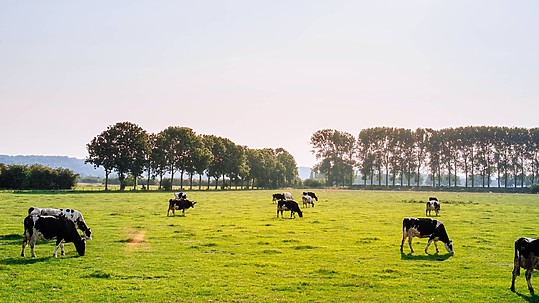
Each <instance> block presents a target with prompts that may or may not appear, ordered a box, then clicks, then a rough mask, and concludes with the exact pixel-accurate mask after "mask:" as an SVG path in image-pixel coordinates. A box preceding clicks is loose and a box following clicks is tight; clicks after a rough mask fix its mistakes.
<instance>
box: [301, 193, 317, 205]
mask: <svg viewBox="0 0 539 303" xmlns="http://www.w3.org/2000/svg"><path fill="white" fill-rule="evenodd" d="M301 200H302V201H303V207H305V206H312V207H314V202H313V198H312V197H311V196H309V195H303V196H302V197H301Z"/></svg>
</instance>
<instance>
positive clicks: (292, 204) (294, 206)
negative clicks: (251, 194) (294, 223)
mask: <svg viewBox="0 0 539 303" xmlns="http://www.w3.org/2000/svg"><path fill="white" fill-rule="evenodd" d="M283 211H290V218H292V217H294V218H295V217H296V213H298V215H299V217H300V218H303V212H302V211H301V209H300V208H299V205H298V203H297V202H296V201H292V200H279V201H277V218H279V212H281V218H282V217H283Z"/></svg>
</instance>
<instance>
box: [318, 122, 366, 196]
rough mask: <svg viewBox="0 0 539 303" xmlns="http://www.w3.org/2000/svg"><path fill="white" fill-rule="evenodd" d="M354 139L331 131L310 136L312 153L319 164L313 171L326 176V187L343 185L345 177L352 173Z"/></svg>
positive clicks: (348, 135)
mask: <svg viewBox="0 0 539 303" xmlns="http://www.w3.org/2000/svg"><path fill="white" fill-rule="evenodd" d="M355 142H356V139H355V138H354V136H352V135H351V134H349V133H346V132H340V131H337V130H332V129H324V130H320V131H317V132H315V133H314V134H313V135H312V136H311V145H312V146H313V150H312V152H313V153H314V155H315V157H316V159H317V160H319V161H320V162H319V163H318V164H317V165H316V166H315V169H317V170H320V171H322V172H324V173H325V174H326V178H327V183H328V185H333V184H338V182H339V181H342V184H343V185H344V180H345V179H346V177H345V175H347V174H349V173H350V171H352V172H353V166H354V164H355V160H354V154H355V151H356V146H355Z"/></svg>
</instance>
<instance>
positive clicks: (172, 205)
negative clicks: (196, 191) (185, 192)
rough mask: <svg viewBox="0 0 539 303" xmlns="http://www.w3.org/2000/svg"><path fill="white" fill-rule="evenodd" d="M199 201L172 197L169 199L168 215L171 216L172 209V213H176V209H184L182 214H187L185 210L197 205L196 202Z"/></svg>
mask: <svg viewBox="0 0 539 303" xmlns="http://www.w3.org/2000/svg"><path fill="white" fill-rule="evenodd" d="M196 203H197V202H195V201H189V200H187V199H179V200H176V199H170V200H168V211H167V217H168V216H169V214H170V211H171V210H172V215H173V216H174V215H176V213H175V212H174V211H176V210H180V209H181V210H182V214H183V215H185V210H186V209H189V208H191V207H193V208H194V207H195V204H196Z"/></svg>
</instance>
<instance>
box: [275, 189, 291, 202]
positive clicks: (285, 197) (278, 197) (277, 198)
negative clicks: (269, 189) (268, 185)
mask: <svg viewBox="0 0 539 303" xmlns="http://www.w3.org/2000/svg"><path fill="white" fill-rule="evenodd" d="M281 200H292V194H291V193H289V192H287V191H286V192H284V193H278V194H273V198H272V200H271V201H272V202H275V201H281Z"/></svg>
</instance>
